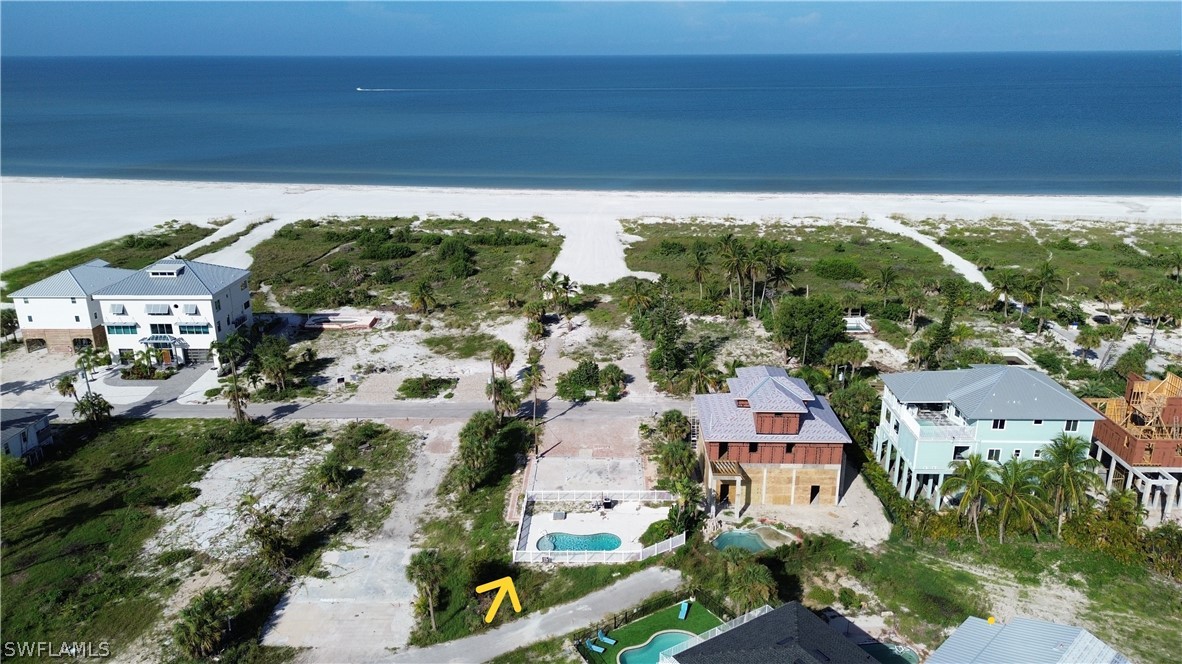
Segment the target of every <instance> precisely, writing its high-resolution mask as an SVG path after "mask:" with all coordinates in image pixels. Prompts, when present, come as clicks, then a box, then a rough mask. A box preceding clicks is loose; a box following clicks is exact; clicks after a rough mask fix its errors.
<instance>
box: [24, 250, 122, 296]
mask: <svg viewBox="0 0 1182 664" xmlns="http://www.w3.org/2000/svg"><path fill="white" fill-rule="evenodd" d="M133 274H135V270H125V269H123V268H119V267H111V264H110V263H108V262H107V261H104V260H99V259H95V260H92V261H90V262H88V263H83V264H81V265H76V266H74V267H72V268H69V269H68V270H62V271H61V272H58V273H57V274H54V275H52V276H49V277H46V278H44V279H42V280H41V281H38V282H37V283H34V284H29V285H28V286H25V287H24V288H22V289H20V290H18V291H16V292H15V293H13V294H12V295H11V297H14V298H17V297H25V298H28V297H86V296H88V295H92V294H94V293H95V292H97V291H99V290H100V289H103V288H106V287H107V286H110V285H111V284H114V283H117V282H119V281H122V280H124V279H126V278H127V277H130V276H131V275H133Z"/></svg>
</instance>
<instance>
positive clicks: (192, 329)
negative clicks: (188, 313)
mask: <svg viewBox="0 0 1182 664" xmlns="http://www.w3.org/2000/svg"><path fill="white" fill-rule="evenodd" d="M178 328H179V329H180V331H181V334H209V326H208V325H179V326H178Z"/></svg>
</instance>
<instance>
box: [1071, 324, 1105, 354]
mask: <svg viewBox="0 0 1182 664" xmlns="http://www.w3.org/2000/svg"><path fill="white" fill-rule="evenodd" d="M1075 343H1076V345H1078V346H1079V347H1080V348H1081V349H1082V350H1083V355H1084V359H1087V356H1088V353H1090V352H1091V351H1093V350H1095V349H1097V348H1099V347H1100V330H1097V329H1096V328H1094V327H1085V328H1083V329H1082V330H1080V331H1079V334H1077V335H1076V337H1075Z"/></svg>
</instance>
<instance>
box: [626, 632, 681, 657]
mask: <svg viewBox="0 0 1182 664" xmlns="http://www.w3.org/2000/svg"><path fill="white" fill-rule="evenodd" d="M692 638H694V635H693V634H689V633H688V632H659V633H657V634H654V635H653V638H651V639H649V641H648V643H646V644H644V645H642V646H639V647H636V648H628V649H627V650H624V651H622V652H620V660H619V661H620V664H657V657H658V655H660V654H661V651H662V650H668V649H669V648H672V647H673V646H675V645H677V644H679V643H685V642H686V641H689V640H690V639H692Z"/></svg>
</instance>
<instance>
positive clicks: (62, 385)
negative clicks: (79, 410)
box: [53, 374, 78, 403]
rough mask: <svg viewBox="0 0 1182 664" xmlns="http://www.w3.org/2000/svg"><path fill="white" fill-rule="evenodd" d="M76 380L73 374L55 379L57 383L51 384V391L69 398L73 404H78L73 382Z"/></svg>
mask: <svg viewBox="0 0 1182 664" xmlns="http://www.w3.org/2000/svg"><path fill="white" fill-rule="evenodd" d="M76 380H77V379H76V378H74V375H73V374H66V375H64V376H62V377H60V378H58V379H57V382H56V383H54V384H53V389H55V390H57V393H58V394H60V395H62V396H63V397H71V398H73V399H74V403H78V390H76V389H74V381H76Z"/></svg>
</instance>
